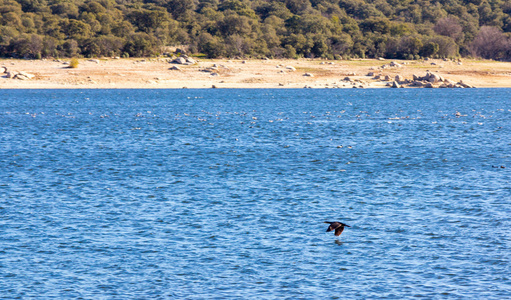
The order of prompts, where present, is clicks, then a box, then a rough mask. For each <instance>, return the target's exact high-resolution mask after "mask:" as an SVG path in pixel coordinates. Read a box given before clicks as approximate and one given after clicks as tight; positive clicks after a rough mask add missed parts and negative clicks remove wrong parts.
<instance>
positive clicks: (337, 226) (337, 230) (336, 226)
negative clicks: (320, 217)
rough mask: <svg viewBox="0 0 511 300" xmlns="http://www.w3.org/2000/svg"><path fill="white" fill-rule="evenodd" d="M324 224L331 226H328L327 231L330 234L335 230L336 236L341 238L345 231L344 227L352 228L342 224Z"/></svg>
mask: <svg viewBox="0 0 511 300" xmlns="http://www.w3.org/2000/svg"><path fill="white" fill-rule="evenodd" d="M324 223H327V224H330V226H328V229H327V230H326V231H327V232H329V231H332V230H335V236H340V235H341V233H342V232H343V230H344V227H351V226H349V225H346V224H344V223H341V222H324Z"/></svg>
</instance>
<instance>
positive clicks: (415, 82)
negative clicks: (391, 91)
mask: <svg viewBox="0 0 511 300" xmlns="http://www.w3.org/2000/svg"><path fill="white" fill-rule="evenodd" d="M367 75H368V76H373V79H374V80H380V81H386V82H387V84H386V85H387V86H388V87H391V88H403V87H405V86H408V87H422V88H473V87H474V86H471V85H469V84H467V83H464V82H463V81H459V82H454V81H451V80H449V79H446V78H444V77H443V76H441V75H439V74H435V73H432V72H427V73H426V75H424V76H417V75H413V78H412V79H405V78H404V77H403V76H402V75H399V74H398V75H396V76H395V77H394V78H391V77H390V76H389V75H382V74H375V73H374V72H369V73H368V74H367Z"/></svg>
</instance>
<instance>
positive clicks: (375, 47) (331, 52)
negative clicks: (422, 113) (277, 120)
mask: <svg viewBox="0 0 511 300" xmlns="http://www.w3.org/2000/svg"><path fill="white" fill-rule="evenodd" d="M510 37H511V0H438V1H436V0H0V56H3V57H16V58H43V57H75V56H83V57H101V56H122V57H141V56H153V55H159V54H164V53H165V52H166V51H167V50H166V49H168V46H178V45H179V46H180V47H181V46H183V45H184V47H181V48H182V49H186V50H187V51H188V52H190V53H202V54H204V55H206V56H208V57H236V56H239V57H287V58H295V57H325V58H341V57H343V58H348V57H360V58H364V57H370V58H375V57H385V58H399V59H418V58H420V57H457V56H474V57H476V56H477V57H482V58H488V59H499V60H510V59H511V38H510Z"/></svg>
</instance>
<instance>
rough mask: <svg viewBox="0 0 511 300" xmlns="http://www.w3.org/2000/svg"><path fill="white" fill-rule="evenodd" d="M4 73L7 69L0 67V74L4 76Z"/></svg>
mask: <svg viewBox="0 0 511 300" xmlns="http://www.w3.org/2000/svg"><path fill="white" fill-rule="evenodd" d="M4 73H7V68H6V67H4V66H2V67H0V74H4Z"/></svg>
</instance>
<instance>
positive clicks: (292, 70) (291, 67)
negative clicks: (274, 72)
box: [286, 66, 296, 72]
mask: <svg viewBox="0 0 511 300" xmlns="http://www.w3.org/2000/svg"><path fill="white" fill-rule="evenodd" d="M286 69H288V70H289V71H291V72H294V71H296V68H295V67H293V66H287V67H286Z"/></svg>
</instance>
